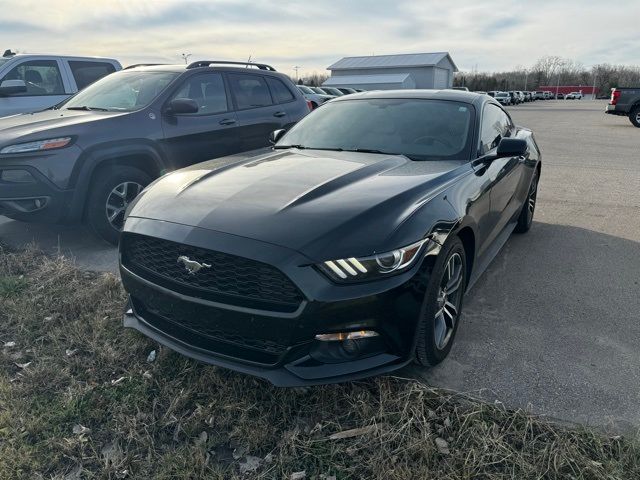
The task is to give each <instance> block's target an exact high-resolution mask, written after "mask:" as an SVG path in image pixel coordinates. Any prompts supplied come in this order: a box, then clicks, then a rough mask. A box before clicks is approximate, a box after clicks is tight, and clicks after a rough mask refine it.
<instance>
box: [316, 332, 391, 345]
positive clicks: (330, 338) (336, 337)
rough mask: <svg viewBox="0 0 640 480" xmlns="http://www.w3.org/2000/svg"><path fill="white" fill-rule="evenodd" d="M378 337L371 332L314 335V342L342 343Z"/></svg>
mask: <svg viewBox="0 0 640 480" xmlns="http://www.w3.org/2000/svg"><path fill="white" fill-rule="evenodd" d="M377 336H379V334H378V332H374V331H373V330H359V331H357V332H340V333H323V334H320V335H316V340H320V341H321V342H342V341H345V340H359V339H361V338H371V337H377Z"/></svg>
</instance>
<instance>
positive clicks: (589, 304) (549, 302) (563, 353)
mask: <svg viewBox="0 0 640 480" xmlns="http://www.w3.org/2000/svg"><path fill="white" fill-rule="evenodd" d="M638 345H640V243H638V242H636V241H631V240H627V239H623V238H618V237H615V236H611V235H607V234H602V233H598V232H594V231H590V230H586V229H583V228H578V227H571V226H565V225H553V224H546V223H539V222H536V223H534V225H533V227H532V229H531V231H530V232H529V233H528V234H526V235H513V236H512V237H511V238H510V239H509V241H508V242H507V244H506V245H505V247H504V249H503V250H502V252H501V253H500V254H499V255H498V256H497V257H496V259H495V260H494V261H493V263H492V264H491V265H490V266H489V268H488V269H487V271H486V272H484V274H483V275H482V277H481V278H480V280H479V281H478V283H477V284H476V285H475V286H474V287H473V289H472V290H471V291H470V292H468V295H467V297H466V300H465V306H464V313H463V317H462V320H461V323H460V328H459V330H458V333H457V338H456V342H455V344H454V345H453V348H452V350H451V353H450V356H449V357H448V358H447V359H446V360H445V361H444V362H443V363H442V364H441V365H439V366H437V367H435V368H431V369H424V368H419V367H417V366H409V367H407V368H405V369H403V370H402V371H401V372H400V373H401V374H403V375H407V376H411V377H414V378H418V379H421V380H422V381H426V382H427V383H428V384H430V385H433V386H438V387H443V388H448V389H452V390H456V391H459V392H467V393H469V394H471V395H472V396H476V397H480V398H483V399H485V400H490V401H494V400H499V401H501V402H504V403H505V404H506V405H507V406H509V407H514V408H516V407H518V408H530V409H531V410H532V411H534V412H536V413H541V414H546V415H549V416H552V417H556V418H561V419H563V420H568V421H574V422H580V423H586V424H593V425H598V426H604V427H610V428H611V429H612V430H615V431H619V430H629V429H633V428H637V427H639V426H640V410H638V408H637V405H638V401H639V400H640V368H639V366H640V348H638Z"/></svg>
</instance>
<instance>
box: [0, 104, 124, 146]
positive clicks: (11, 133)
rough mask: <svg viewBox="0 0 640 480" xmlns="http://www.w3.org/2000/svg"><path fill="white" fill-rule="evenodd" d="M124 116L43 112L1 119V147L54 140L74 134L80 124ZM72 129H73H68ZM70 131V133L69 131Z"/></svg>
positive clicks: (65, 111)
mask: <svg viewBox="0 0 640 480" xmlns="http://www.w3.org/2000/svg"><path fill="white" fill-rule="evenodd" d="M119 115H122V113H119V112H118V113H115V112H91V111H84V110H43V111H41V112H35V113H23V114H20V115H12V116H9V117H2V118H0V145H9V144H12V143H15V141H16V140H18V141H24V142H27V141H29V140H35V139H45V138H52V136H53V137H55V136H56V135H58V134H69V135H70V134H72V133H71V132H74V127H76V126H77V125H78V124H85V123H88V122H93V121H98V120H103V119H110V118H113V117H114V116H119ZM66 127H71V128H68V129H67V128H66ZM67 130H68V131H67Z"/></svg>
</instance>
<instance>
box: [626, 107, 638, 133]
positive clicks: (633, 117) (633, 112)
mask: <svg viewBox="0 0 640 480" xmlns="http://www.w3.org/2000/svg"><path fill="white" fill-rule="evenodd" d="M629 120H631V123H632V124H633V126H634V127H637V128H640V105H638V106H637V107H634V108H632V109H631V113H629Z"/></svg>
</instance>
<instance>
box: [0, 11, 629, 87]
mask: <svg viewBox="0 0 640 480" xmlns="http://www.w3.org/2000/svg"><path fill="white" fill-rule="evenodd" d="M639 18H640V0H618V1H616V2H610V3H607V2H601V1H599V2H595V1H591V0H582V1H580V0H556V1H551V0H529V1H525V0H484V1H477V0H455V1H435V0H433V1H432V0H412V1H405V0H374V1H365V0H343V1H323V0H306V1H302V0H298V1H291V0H273V1H271V0H193V1H189V0H162V1H160V0H155V1H154V0H129V1H121V0H104V1H99V0H73V1H71V0H50V1H48V2H43V1H42V0H2V16H1V17H0V48H2V49H6V48H12V49H18V50H20V51H22V52H28V53H42V52H47V53H49V52H51V53H58V54H77V55H103V56H109V57H114V58H116V59H118V60H120V61H121V63H122V64H123V65H128V64H131V63H140V62H163V63H174V62H175V63H179V62H181V61H182V60H181V59H180V54H181V53H183V52H184V53H191V54H192V57H191V60H196V59H233V60H246V59H247V58H248V57H249V55H251V57H252V59H254V60H255V61H262V62H266V63H271V64H272V65H274V66H275V67H276V68H277V69H278V70H280V71H283V72H285V73H288V74H290V75H293V74H294V73H293V67H294V66H296V65H297V66H300V67H301V68H300V72H301V75H302V74H305V73H311V72H313V71H318V72H324V70H325V68H326V67H327V66H328V65H330V64H331V63H333V62H334V61H336V60H338V59H340V58H342V57H343V56H354V55H371V54H377V55H379V54H392V53H416V52H435V51H448V52H450V53H451V56H452V58H453V60H454V62H456V64H457V65H458V68H459V69H460V70H472V69H474V68H475V67H476V66H477V68H478V70H480V71H496V70H504V69H510V68H513V67H515V66H518V65H522V66H530V65H532V64H533V63H534V62H535V60H536V59H537V58H539V57H541V56H543V55H560V56H563V57H567V58H571V59H573V60H577V61H580V62H582V63H583V64H585V65H586V66H590V65H592V64H595V63H602V62H609V63H623V64H628V65H638V64H640V39H639V34H638V32H639V31H638V19H639Z"/></svg>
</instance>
